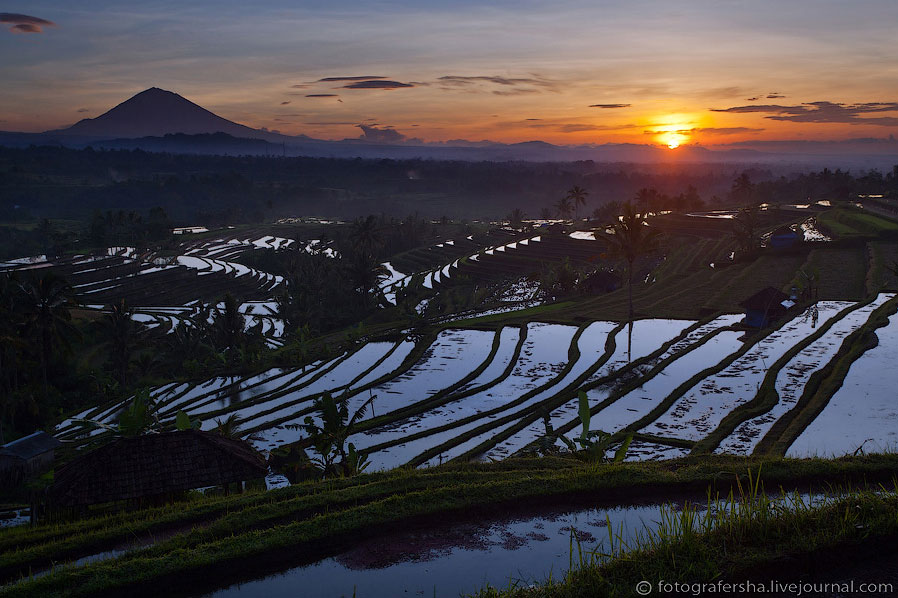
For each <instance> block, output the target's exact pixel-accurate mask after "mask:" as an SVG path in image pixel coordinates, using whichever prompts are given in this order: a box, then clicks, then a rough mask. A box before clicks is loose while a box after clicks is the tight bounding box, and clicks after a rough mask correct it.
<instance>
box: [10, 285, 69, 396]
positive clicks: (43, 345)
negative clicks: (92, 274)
mask: <svg viewBox="0 0 898 598" xmlns="http://www.w3.org/2000/svg"><path fill="white" fill-rule="evenodd" d="M22 291H23V301H24V309H23V314H22V315H23V319H24V328H25V332H26V335H28V336H31V337H32V338H34V340H36V341H37V343H38V346H39V356H40V367H41V380H42V382H43V389H44V397H45V398H46V396H47V369H48V368H49V365H50V363H51V362H52V361H53V358H54V356H55V351H56V349H57V348H59V347H60V346H64V347H68V346H69V339H70V338H71V337H73V336H75V335H76V334H77V331H76V329H75V328H74V327H73V326H72V324H71V320H72V314H71V312H70V310H71V308H72V307H74V306H75V305H76V303H75V301H74V299H73V298H72V289H71V287H70V286H69V284H68V282H66V281H65V279H63V278H61V277H59V276H57V275H56V274H53V273H52V272H49V273H47V274H45V275H43V276H42V277H40V278H35V279H30V280H27V281H25V282H24V283H23V284H22Z"/></svg>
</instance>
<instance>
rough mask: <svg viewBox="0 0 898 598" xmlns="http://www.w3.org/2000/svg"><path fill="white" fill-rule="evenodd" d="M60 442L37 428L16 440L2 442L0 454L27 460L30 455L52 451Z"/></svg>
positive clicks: (34, 455)
mask: <svg viewBox="0 0 898 598" xmlns="http://www.w3.org/2000/svg"><path fill="white" fill-rule="evenodd" d="M60 444H62V443H61V442H59V440H57V439H56V438H54V437H53V436H51V435H50V434H47V433H46V432H43V431H41V430H38V431H37V432H35V433H33V434H29V435H28V436H25V437H24V438H19V439H18V440H13V441H12V442H10V443H8V444H4V445H3V446H2V447H0V455H6V456H9V457H18V458H19V459H25V460H26V461H27V460H28V459H31V458H32V457H36V456H38V455H41V454H43V453H46V452H47V451H52V450H53V449H55V448H56V447H58V446H59V445H60Z"/></svg>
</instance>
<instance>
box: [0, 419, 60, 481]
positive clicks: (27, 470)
mask: <svg viewBox="0 0 898 598" xmlns="http://www.w3.org/2000/svg"><path fill="white" fill-rule="evenodd" d="M60 444H62V443H61V442H59V440H57V439H56V438H54V437H53V436H52V435H50V434H47V433H46V432H44V431H41V430H38V431H37V432H35V433H33V434H29V435H28V436H25V437H24V438H19V439H18V440H14V441H12V442H10V443H8V444H4V445H3V446H2V447H0V487H11V486H15V485H17V484H18V483H20V482H22V481H23V480H24V479H25V478H26V477H28V476H29V475H31V474H32V473H38V472H41V471H46V470H48V469H50V468H51V467H52V466H53V458H54V457H55V455H56V447H58V446H59V445H60Z"/></svg>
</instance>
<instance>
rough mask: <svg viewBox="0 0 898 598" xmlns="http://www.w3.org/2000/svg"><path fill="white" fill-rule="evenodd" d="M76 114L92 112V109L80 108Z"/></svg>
mask: <svg viewBox="0 0 898 598" xmlns="http://www.w3.org/2000/svg"><path fill="white" fill-rule="evenodd" d="M76 112H90V108H78V110H77V111H76Z"/></svg>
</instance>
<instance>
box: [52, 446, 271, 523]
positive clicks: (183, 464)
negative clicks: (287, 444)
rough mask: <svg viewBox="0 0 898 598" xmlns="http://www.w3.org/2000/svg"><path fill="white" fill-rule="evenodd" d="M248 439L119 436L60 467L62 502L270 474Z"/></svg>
mask: <svg viewBox="0 0 898 598" xmlns="http://www.w3.org/2000/svg"><path fill="white" fill-rule="evenodd" d="M266 472H267V468H266V465H265V461H264V460H263V459H262V457H261V455H259V454H258V453H257V452H256V451H254V450H253V449H252V447H250V446H249V445H248V444H247V443H245V442H242V441H239V440H232V439H230V438H225V437H224V436H221V435H219V434H213V433H211V432H200V431H198V430H188V431H185V432H165V433H162V434H147V435H145V436H137V437H135V438H119V439H117V440H115V441H113V442H111V443H109V444H107V445H105V446H102V447H100V448H98V449H96V450H94V451H91V452H89V453H87V454H85V455H82V456H80V457H78V458H76V459H75V460H73V461H71V462H70V463H68V464H67V465H66V466H65V467H63V468H61V469H60V470H59V471H57V472H56V481H55V482H54V484H53V487H52V488H51V489H50V498H51V500H52V502H53V504H54V505H56V506H79V505H90V504H98V503H105V502H112V501H118V500H127V499H133V498H139V497H145V496H155V495H160V494H165V493H168V492H178V491H182V490H190V489H192V488H202V487H205V486H218V485H223V484H228V483H231V482H240V481H245V480H250V479H256V478H261V477H264V476H265V474H266Z"/></svg>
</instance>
